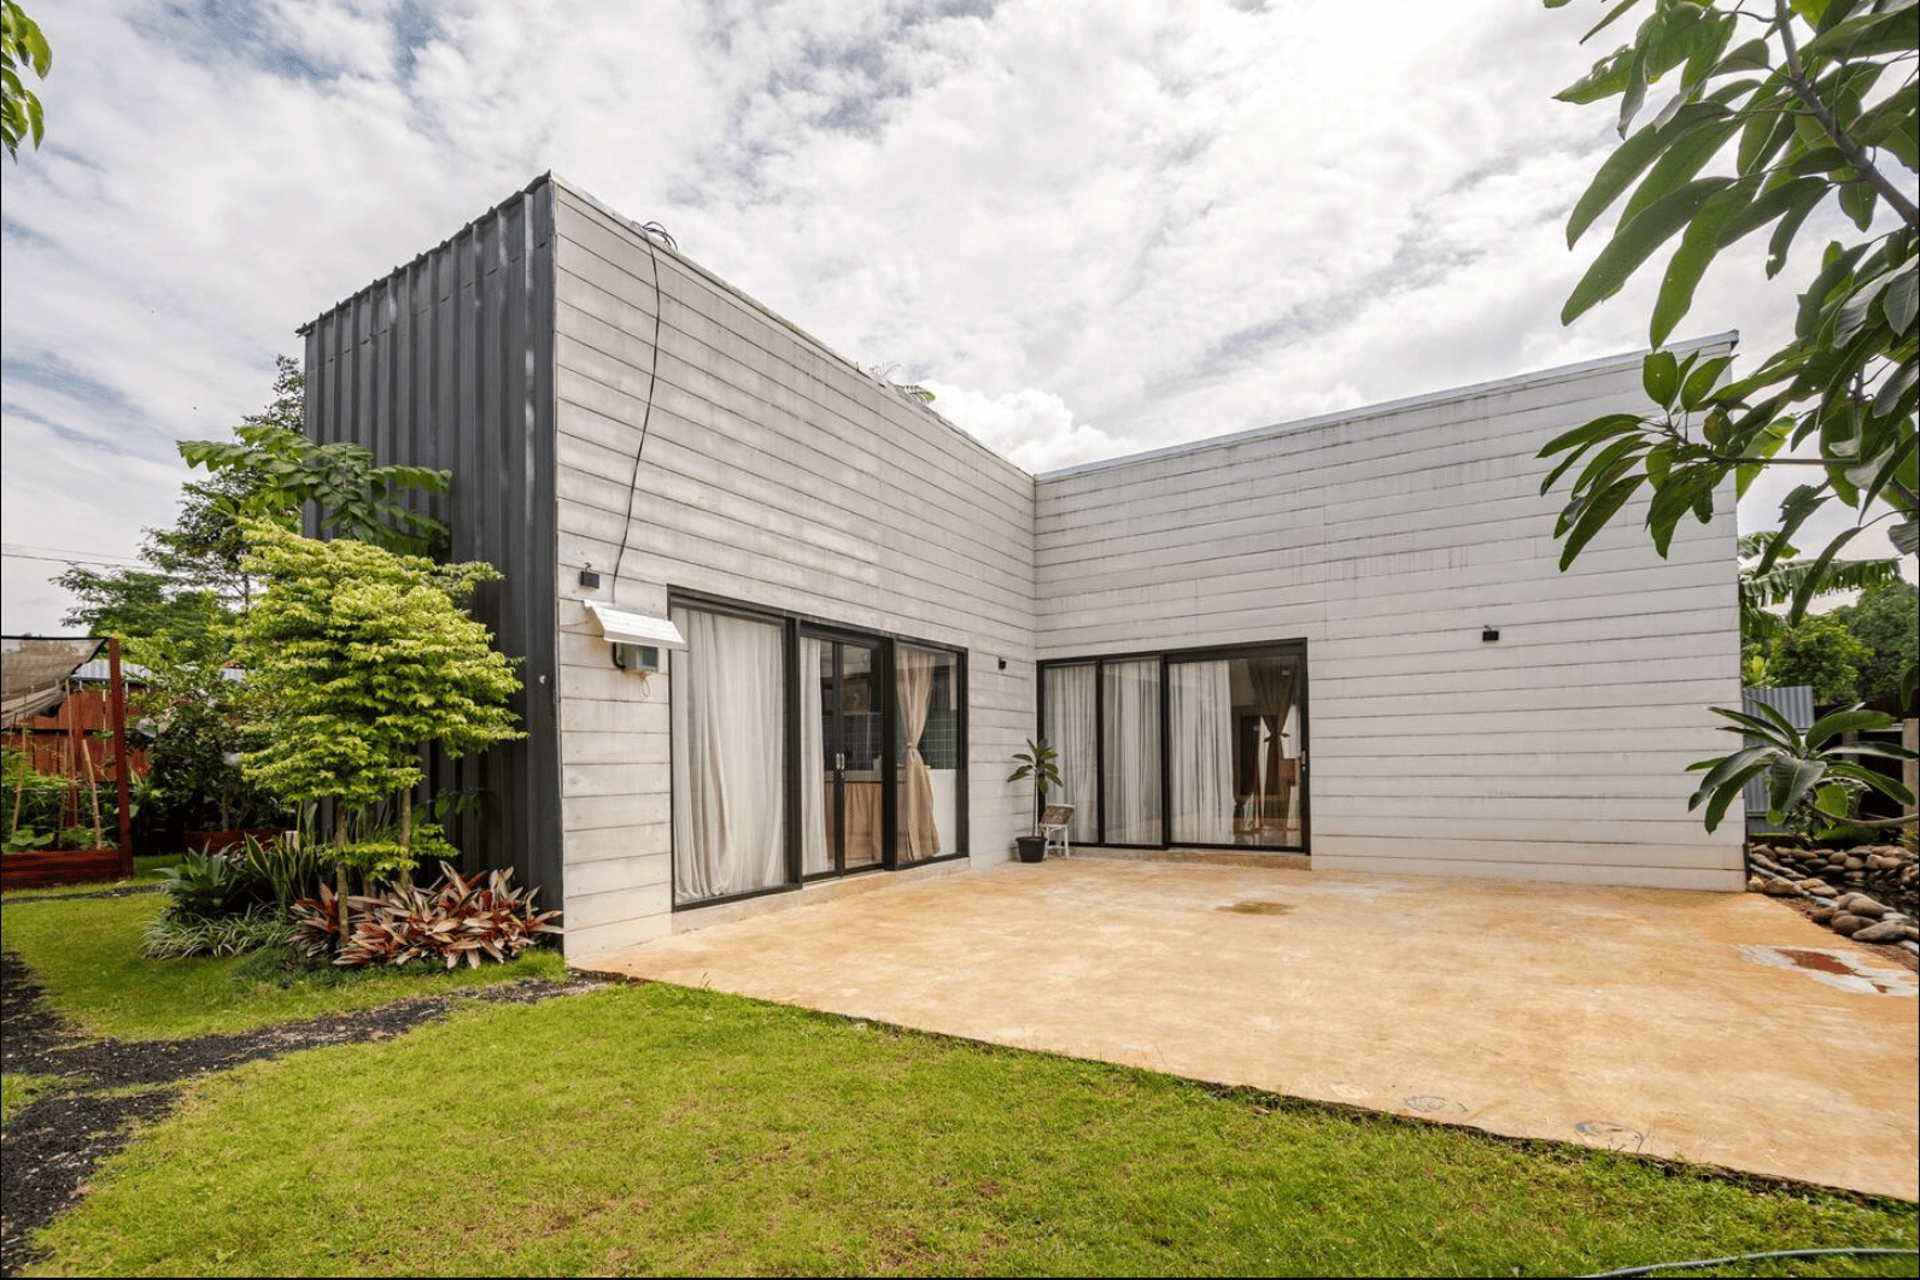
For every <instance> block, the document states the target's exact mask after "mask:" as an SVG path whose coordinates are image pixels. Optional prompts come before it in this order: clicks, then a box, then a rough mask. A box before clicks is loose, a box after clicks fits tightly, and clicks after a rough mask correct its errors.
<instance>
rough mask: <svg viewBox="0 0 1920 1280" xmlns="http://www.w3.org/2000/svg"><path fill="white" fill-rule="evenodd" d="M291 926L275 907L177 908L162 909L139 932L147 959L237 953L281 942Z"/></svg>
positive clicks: (142, 948)
mask: <svg viewBox="0 0 1920 1280" xmlns="http://www.w3.org/2000/svg"><path fill="white" fill-rule="evenodd" d="M291 932H292V926H291V925H289V924H288V923H287V919H286V917H285V916H284V915H283V914H281V912H280V911H279V909H278V908H275V907H270V906H254V907H251V908H249V909H248V910H246V911H243V912H240V913H239V914H237V915H221V916H211V917H209V916H201V915H195V914H193V913H191V912H187V911H181V910H179V909H178V908H175V909H172V910H167V911H162V912H161V913H160V914H159V915H157V916H155V917H154V918H153V919H152V920H150V921H148V922H147V927H146V929H145V930H143V931H142V932H141V935H140V954H141V955H143V956H145V957H146V958H147V959H149V960H185V959H187V958H188V957H190V956H237V955H240V954H242V953H243V952H247V951H257V950H259V949H260V948H262V947H272V946H279V945H283V944H285V942H286V940H287V935H288V934H289V933H291Z"/></svg>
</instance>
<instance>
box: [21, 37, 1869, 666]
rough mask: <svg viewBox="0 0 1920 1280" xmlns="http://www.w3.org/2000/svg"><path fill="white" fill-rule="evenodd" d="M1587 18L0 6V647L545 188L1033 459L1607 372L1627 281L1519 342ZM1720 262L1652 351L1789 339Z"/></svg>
mask: <svg viewBox="0 0 1920 1280" xmlns="http://www.w3.org/2000/svg"><path fill="white" fill-rule="evenodd" d="M1591 7H1592V6H1591V5H1585V4H1583V5H1576V6H1573V7H1572V8H1571V9H1569V10H1561V11H1558V12H1551V13H1550V12H1547V11H1545V10H1544V9H1542V8H1541V6H1540V5H1539V4H1538V3H1537V0H1448V2H1447V3H1435V2H1434V0H1369V3H1367V4H1364V5H1358V4H1354V3H1352V2H1351V0H1270V2H1268V3H1260V2H1259V0H1232V2H1229V0H1213V2H1212V3H1208V2H1206V0H1191V2H1183V3H1180V4H1168V3H1165V2H1164V0H1089V2H1087V3H1084V4H1082V3H1069V2H1067V0H1004V2H1003V3H997V4H996V3H994V2H993V0H945V2H942V3H920V4H916V3H895V2H891V0H793V2H785V3H779V2H769V0H715V2H713V3H696V2H695V0H680V2H675V0H637V2H635V3H629V4H608V3H604V0H599V2H596V0H586V2H583V3H571V2H562V3H554V4H544V5H528V4H524V3H518V2H515V3H509V2H507V0H461V2H457V3H444V4H442V3H432V4H418V3H414V2H413V0H398V2H390V0H336V2H332V3H329V2H325V0H321V2H316V3H308V2H304V0H260V2H257V3H245V2H242V3H228V2H224V0H222V2H219V3H214V2H211V0H209V2H205V3H181V4H170V5H156V4H152V3H142V2H139V0H128V2H116V0H61V3H59V4H57V5H55V4H51V3H42V4H38V5H35V4H31V3H29V4H28V10H29V12H32V13H35V15H36V16H37V17H38V18H39V20H40V22H41V24H42V27H43V29H44V30H45V31H46V33H47V36H48V38H49V40H50V42H51V44H52V46H53V49H54V59H55V65H54V71H53V75H52V76H51V78H50V79H49V80H47V81H46V82H45V83H44V84H43V85H40V86H38V88H39V92H40V94H41V97H42V100H43V102H44V103H45V106H46V116H47V122H48V132H47V140H46V144H45V146H43V147H42V148H41V149H40V150H39V151H37V152H32V151H23V152H22V154H21V158H20V161H19V163H18V164H17V165H15V164H12V163H8V162H4V161H0V168H4V178H3V179H0V181H3V182H4V191H3V193H4V201H3V202H0V230H3V231H4V272H0V281H3V282H4V284H3V287H4V296H3V301H4V305H3V307H0V320H3V321H4V335H3V340H0V356H3V359H0V399H3V400H4V431H5V439H4V504H3V506H0V521H3V529H0V538H3V539H4V542H5V544H6V545H5V551H6V553H7V558H6V559H5V561H4V565H5V575H4V595H3V604H4V617H3V618H0V630H4V631H6V632H8V633H18V632H22V631H30V630H40V631H46V630H56V629H58V617H59V614H60V612H61V611H62V608H63V602H62V600H61V599H60V594H59V593H58V592H57V591H56V590H55V589H53V588H51V587H50V586H49V585H48V584H47V581H46V579H47V577H48V576H49V575H51V574H53V573H58V572H59V571H60V570H61V568H62V565H60V564H58V563H55V562H53V561H50V560H48V559H34V558H30V557H35V556H42V557H44V556H49V555H50V556H53V557H56V558H57V557H61V556H67V555H71V554H73V553H82V554H85V555H87V556H91V557H95V558H99V559H113V558H116V557H119V558H126V557H131V556H132V555H133V553H134V551H135V549H136V547H137V545H138V542H139V536H140V529H141V528H142V527H143V526H146V525H162V524H167V523H169V522H170V521H171V519H172V516H173V512H174V504H175V501H176V498H177V492H178V484H179V482H180V480H181V479H182V478H184V477H185V475H186V473H185V471H184V468H183V467H182V465H181V464H180V462H179V460H178V458H177V455H176V454H175V452H174V447H173V442H174V441H175V440H177V439H180V438H183V437H185V438H203V437H224V435H225V434H226V429H227V428H228V427H229V426H231V425H232V424H233V423H234V422H236V421H238V420H239V417H240V415H242V414H244V413H247V412H250V411H255V410H257V409H259V408H260V407H261V406H262V405H263V404H264V403H265V402H266V400H267V398H268V391H269V387H270V385H271V381H272V373H273V357H274V355H275V353H276V352H289V353H294V354H297V353H298V351H299V344H298V341H297V339H296V337H295V333H294V331H295V329H296V328H297V327H298V326H299V325H301V324H302V323H304V322H305V321H307V320H309V319H311V318H312V317H313V316H315V315H317V314H318V313H319V312H321V311H322V310H324V309H325V308H327V307H328V306H330V305H331V304H332V303H333V302H335V301H337V300H338V299H340V298H342V297H344V296H346V295H347V294H349V293H352V292H353V291H355V290H357V289H359V288H360V287H361V286H363V285H365V284H366V283H367V282H369V281H370V280H372V279H374V278H375V277H377V276H379V275H382V274H384V273H385V272H387V271H388V270H390V269H391V268H393V267H394V266H395V265H397V264H399V263H402V262H404V261H406V260H408V259H409V258H411V257H413V256H414V255H415V254H416V253H418V252H419V251H421V250H422V249H424V248H427V247H428V246H430V245H432V244H434V243H437V242H438V241H440V240H441V239H443V238H445V237H446V236H447V235H449V234H450V233H451V232H453V231H454V230H456V229H457V228H458V227H459V226H460V225H461V224H462V223H463V222H465V221H467V220H468V219H469V218H471V217H472V216H474V215H475V214H477V213H479V212H480V211H482V210H483V209H485V208H486V207H487V206H489V205H491V204H493V203H496V202H497V201H499V200H501V199H502V198H504V197H505V196H506V195H508V194H509V193H511V192H512V191H514V190H516V189H518V188H519V187H521V186H523V185H525V184H526V183H527V182H528V181H529V180H530V179H532V178H533V177H534V176H536V175H537V174H539V173H541V172H544V171H546V170H548V169H552V170H554V171H556V172H558V173H560V174H562V175H564V176H566V177H567V178H568V179H569V180H571V181H572V182H574V183H575V184H577V185H578V186H580V187H582V188H584V189H585V190H587V191H590V192H592V193H593V194H594V195H596V196H598V197H600V198H601V199H602V200H604V201H606V202H607V203H609V204H610V205H612V206H613V207H614V208H616V209H618V210H620V211H621V212H623V213H625V214H626V215H627V216H629V217H631V218H633V219H635V220H636V221H646V220H649V219H656V220H658V221H660V222H661V223H663V224H664V225H665V226H666V227H667V228H668V229H669V230H671V231H672V233H673V234H674V236H675V237H676V238H677V240H678V241H679V244H680V247H681V249H682V250H683V251H684V252H686V253H687V254H689V255H690V256H691V257H693V258H694V259H696V260H697V261H699V262H701V263H702V264H704V265H705V266H707V267H709V268H710V269H712V270H714V271H716V272H717V273H718V274H720V275H721V276H722V277H724V278H725V279H727V280H729V281H731V282H733V283H734V284H735V285H737V286H738V287H740V288H741V289H743V290H745V291H746V292H747V293H749V294H751V295H753V296H754V297H756V298H758V299H760V300H761V301H762V302H764V303H766V304H767V305H768V306H770V307H772V308H774V309H775V310H777V311H779V312H781V313H782V314H783V315H785V316H787V317H788V318H789V319H791V320H793V321H795V322H796V323H798V324H799V325H801V326H802V327H804V328H806V329H808V330H810V331H812V332H813V333H815V334H816V335H818V336H819V337H820V338H822V339H823V340H824V341H825V342H827V343H828V344H829V345H830V346H832V347H833V348H834V349H836V350H838V351H839V352H841V353H842V354H843V355H846V356H847V357H849V358H850V359H853V360H856V361H858V362H860V363H862V364H865V365H868V366H889V365H890V366H895V368H894V373H893V376H894V377H895V378H897V379H899V380H902V381H916V382H921V383H924V384H926V385H927V386H929V387H931V388H932V389H934V390H935V391H936V392H937V393H938V395H939V400H938V404H937V408H939V409H940V410H941V411H942V412H943V413H945V414H946V415H947V416H948V417H950V418H951V419H953V420H954V421H955V422H957V423H959V424H960V425H961V426H962V427H965V428H966V429H968V430H970V431H972V432H974V433H975V434H976V435H978V436H980V437H981V438H983V439H984V440H986V441H987V442H988V443H989V444H992V445H994V446H995V447H997V448H999V449H1000V450H1002V451H1003V452H1005V453H1007V454H1008V455H1009V456H1011V457H1012V458H1013V459H1014V460H1015V461H1017V462H1019V463H1021V464H1023V465H1025V466H1027V467H1029V468H1031V469H1034V470H1047V469H1050V468H1054V467H1058V466H1064V465H1068V464H1071V463H1075V462H1082V461H1087V460H1091V459H1096V458H1102V457H1111V456H1115V455H1118V454H1122V453H1129V452H1134V451H1137V450H1140V449H1145V448H1152V447H1156V446H1159V445H1165V444H1171V443H1175V442H1178V441H1182V440H1191V439H1198V438H1202V437H1206V436H1212V435H1218V434H1222V433H1224V432H1230V431H1237V430H1242V429H1245V428H1248V427H1253V426H1259V425H1263V424H1267V423H1274V422H1285V421H1289V420H1292V419H1297V418H1302V417H1307V416H1311V415H1314V414H1318V413H1325V412H1328V411H1331V410H1336V409H1342V408H1348V407H1354V406H1359V405H1365V404H1370V403H1375V402H1378V401H1382V400H1389V399H1394V398H1397V397H1401V396H1407V395H1415V394H1419V393H1421V392H1427V391H1435V390H1441V389H1444V388H1448V387H1453V386H1459V385H1463V384H1467V383H1472V382H1476V381H1482V380H1485V379H1489V378H1498V377H1504V376H1507V375H1510V374H1515V373H1521V372H1525V371H1529V370H1534V369H1541V368H1546V367H1550V366H1554V365H1559V364H1565V363H1569V362H1573V361H1578V360H1584V359H1590V358H1593V357H1596V356H1602V355H1610V354H1615V353H1618V352H1622V351H1628V350H1632V349H1634V348H1636V347H1638V346H1641V345H1643V344H1644V342H1645V326H1646V317H1647V314H1648V309H1649V302H1650V294H1649V288H1650V284H1651V282H1650V281H1643V282H1640V283H1639V284H1638V285H1637V286H1636V287H1634V288H1632V289H1630V290H1629V291H1627V292H1626V293H1624V294H1622V295H1621V297H1619V298H1617V299H1615V300H1614V301H1612V302H1610V303H1608V304H1606V305H1605V306H1603V307H1602V308H1600V309H1599V310H1598V311H1597V312H1593V313H1589V315H1588V316H1587V317H1586V318H1583V319H1582V320H1581V321H1580V322H1579V323H1578V324H1577V325H1576V326H1575V327H1574V328H1572V329H1571V330H1568V329H1563V328H1562V327H1561V325H1560V323H1559V319H1558V316H1559V309H1560V304H1561V301H1562V300H1563V299H1564V297H1565V296H1566V293H1567V291H1568V289H1569V288H1570V287H1571V285H1572V283H1573V282H1574V280H1575V279H1576V278H1577V277H1578V275H1579V273H1580V270H1581V268H1582V266H1583V264H1584V263H1585V262H1586V261H1587V260H1588V259H1589V257H1590V255H1591V253H1592V252H1593V251H1594V249H1595V248H1597V246H1598V244H1600V243H1602V240H1601V238H1600V235H1599V234H1598V233H1596V234H1594V236H1593V239H1592V240H1591V241H1589V242H1584V243H1583V244H1582V246H1581V248H1580V251H1579V252H1577V253H1569V252H1568V250H1567V247H1566V244H1565V238H1564V234H1563V226H1564V223H1565V216H1566V212H1567V210H1568V209H1569V208H1570V207H1571V205H1572V203H1573V201H1574V199H1575V198H1576V197H1577V196H1578V194H1579V193H1580V191H1581V190H1582V189H1583V188H1584V187H1585V185H1586V182H1587V180H1588V178H1589V177H1590V176H1591V174H1592V172H1593V170H1594V168H1595V166H1596V165H1597V164H1598V163H1599V162H1600V160H1601V158H1602V157H1603V156H1604V155H1605V154H1606V152H1607V149H1608V148H1609V146H1611V145H1612V144H1613V143H1614V142H1616V141H1617V138H1616V137H1615V136H1614V134H1613V133H1612V131H1611V128H1610V124H1609V118H1608V117H1609V113H1608V111H1607V109H1606V108H1604V107H1591V108H1578V107H1571V106H1566V105H1563V104H1559V103H1555V102H1553V101H1552V100H1551V98H1552V94H1553V93H1554V92H1555V91H1556V90H1558V89H1560V88H1561V87H1563V86H1564V85H1565V84H1567V83H1568V82H1569V81H1571V80H1573V79H1575V78H1576V77H1577V76H1579V75H1580V74H1581V73H1582V72H1583V71H1584V70H1585V69H1586V68H1587V66H1588V65H1590V63H1591V62H1592V61H1593V59H1594V58H1595V57H1597V56H1598V54H1599V53H1600V52H1602V50H1598V49H1594V48H1588V49H1582V48H1580V47H1579V46H1578V44H1577V41H1578V38H1579V35H1580V33H1581V32H1582V31H1584V30H1585V29H1586V27H1587V26H1589V25H1591V23H1592V21H1593V19H1594V17H1595V12H1597V10H1596V11H1594V12H1589V9H1590V8H1591ZM1836 225H1837V224H1836ZM1831 229H1834V228H1823V227H1822V226H1820V225H1819V224H1818V221H1817V220H1816V222H1815V223H1813V224H1810V225H1809V227H1808V228H1807V229H1806V230H1805V231H1803V233H1802V235H1801V252H1800V256H1799V258H1798V259H1797V260H1796V262H1795V263H1794V265H1793V266H1792V267H1790V268H1789V271H1788V273H1787V277H1788V278H1799V277H1801V276H1803V274H1804V273H1805V272H1806V271H1809V270H1810V269H1811V264H1812V263H1813V262H1814V261H1815V259H1816V257H1817V251H1818V246H1819V244H1820V243H1821V242H1822V239H1823V237H1822V235H1821V233H1822V231H1823V230H1831ZM1599 230H1600V231H1601V232H1604V230H1605V228H1604V227H1603V228H1600V229H1599ZM1761 247H1762V246H1760V245H1758V244H1754V245H1751V246H1746V248H1748V249H1749V250H1750V251H1749V252H1745V253H1736V254H1732V255H1729V256H1728V257H1727V258H1726V259H1724V260H1723V262H1722V263H1721V264H1720V265H1719V266H1718V267H1717V268H1716V271H1715V274H1713V275H1711V276H1709V278H1708V282H1707V285H1706V286H1705V287H1703V289H1702V290H1701V294H1700V299H1699V301H1698V303H1697V304H1696V307H1695V310H1694V312H1693V314H1692V315H1691V316H1690V317H1689V319H1688V320H1687V322H1686V323H1685V325H1684V326H1683V328H1682V334H1681V335H1680V336H1683V337H1684V336H1690V335H1704V334H1709V333H1716V332H1720V331H1723V330H1727V329H1735V328H1738V329H1740V330H1741V331H1742V333H1743V335H1744V342H1743V346H1744V347H1746V348H1747V349H1749V350H1755V351H1761V352H1764V351H1765V350H1767V349H1770V347H1771V346H1772V345H1773V344H1774V343H1776V342H1777V341H1778V340H1779V339H1780V338H1782V337H1783V336H1784V334H1783V332H1782V326H1781V321H1780V320H1779V319H1770V318H1769V314H1771V316H1773V317H1779V316H1780V315H1781V312H1782V307H1783V304H1788V303H1790V301H1791V294H1792V292H1793V287H1792V286H1791V284H1789V283H1787V282H1786V281H1783V282H1781V283H1780V284H1776V285H1774V286H1767V285H1766V284H1765V283H1764V282H1763V281H1762V278H1761V272H1760V270H1759V266H1758V261H1759V259H1758V251H1759V249H1760V248H1761ZM1777 498H1778V488H1775V489H1772V490H1769V491H1767V492H1765V493H1760V494H1757V495H1750V497H1749V500H1748V504H1747V508H1746V509H1745V510H1744V511H1743V523H1744V525H1745V526H1746V527H1749V528H1752V527H1761V526H1762V525H1763V524H1764V522H1765V518H1766V515H1767V512H1768V509H1769V508H1770V506H1771V504H1772V502H1774V501H1777ZM1881 541H1882V543H1883V541H1884V540H1881ZM1865 542H1866V540H1865V539H1862V540H1860V541H1859V542H1856V543H1855V544H1854V547H1855V548H1861V547H1863V545H1864V543H1865ZM1864 553H1870V552H1863V554H1864Z"/></svg>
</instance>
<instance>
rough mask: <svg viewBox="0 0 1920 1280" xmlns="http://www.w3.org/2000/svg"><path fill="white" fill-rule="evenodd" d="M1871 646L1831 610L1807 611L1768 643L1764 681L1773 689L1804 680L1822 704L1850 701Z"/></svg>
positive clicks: (1783, 687)
mask: <svg viewBox="0 0 1920 1280" xmlns="http://www.w3.org/2000/svg"><path fill="white" fill-rule="evenodd" d="M1872 660H1873V650H1872V649H1869V648H1868V647H1867V646H1866V645H1864V644H1861V643H1860V642H1859V641H1858V640H1856V639H1854V637H1853V633H1852V632H1851V631H1849V630H1847V624H1846V623H1844V622H1842V621H1841V620H1840V619H1838V618H1836V617H1834V616H1833V615H1832V614H1830V613H1817V614H1810V615H1809V616H1807V617H1805V618H1802V619H1801V620H1800V621H1799V622H1798V623H1796V624H1795V625H1793V626H1792V627H1789V628H1787V629H1785V630H1783V631H1781V632H1779V633H1778V634H1776V635H1775V636H1774V637H1773V638H1772V639H1771V640H1770V641H1768V643H1767V683H1768V684H1769V685H1771V686H1773V687H1774V688H1776V689H1785V688H1790V687H1791V686H1793V685H1797V684H1804V685H1811V686H1812V687H1813V700H1814V701H1815V702H1818V703H1821V704H1823V705H1831V704H1833V703H1836V702H1841V703H1845V702H1852V701H1853V694H1854V688H1855V686H1857V685H1858V684H1859V683H1860V671H1861V668H1863V667H1865V666H1866V665H1867V664H1868V663H1869V662H1871V661H1872Z"/></svg>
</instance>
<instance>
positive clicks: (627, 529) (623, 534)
mask: <svg viewBox="0 0 1920 1280" xmlns="http://www.w3.org/2000/svg"><path fill="white" fill-rule="evenodd" d="M640 234H641V235H642V236H643V237H645V239H646V242H647V259H648V261H650V262H651V263H652V264H653V361H652V368H650V369H648V370H647V407H646V408H645V409H644V410H642V412H641V414H640V447H639V448H637V449H635V450H634V451H633V475H632V476H631V477H630V478H629V479H628V481H627V516H626V519H625V520H623V521H621V522H620V554H618V555H617V556H615V557H614V559H613V588H612V593H611V594H612V598H613V600H614V601H615V602H616V603H617V602H618V601H619V599H620V566H621V564H623V563H624V562H625V561H626V558H627V539H628V538H629V537H631V536H632V533H633V498H634V495H635V494H636V493H638V492H639V491H640V458H641V456H642V455H643V454H645V453H646V451H647V431H648V429H649V428H650V427H651V426H652V424H653V389H654V386H655V384H657V383H658V382H659V380H660V312H661V311H662V309H663V308H662V307H661V305H660V254H659V252H658V251H657V250H656V249H655V248H654V247H653V238H654V237H655V236H659V237H660V239H661V240H663V241H665V242H666V246H667V248H669V249H677V248H679V247H680V246H679V245H678V244H677V243H675V241H674V238H673V237H672V236H671V235H669V234H668V232H667V229H666V228H665V227H663V226H661V225H660V224H659V223H657V222H649V223H646V224H645V225H643V226H642V227H641V228H640Z"/></svg>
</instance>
